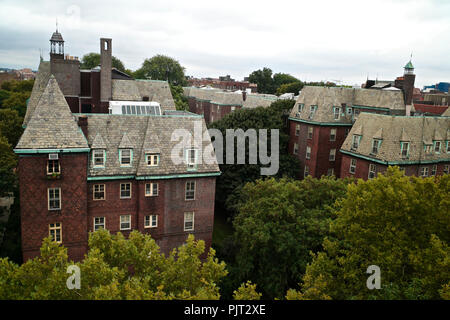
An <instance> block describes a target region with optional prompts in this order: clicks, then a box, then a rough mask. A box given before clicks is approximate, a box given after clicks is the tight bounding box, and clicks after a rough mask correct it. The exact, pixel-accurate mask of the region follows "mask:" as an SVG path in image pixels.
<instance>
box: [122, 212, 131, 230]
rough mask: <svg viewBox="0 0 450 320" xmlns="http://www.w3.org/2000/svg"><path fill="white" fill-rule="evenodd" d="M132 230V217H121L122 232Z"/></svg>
mask: <svg viewBox="0 0 450 320" xmlns="http://www.w3.org/2000/svg"><path fill="white" fill-rule="evenodd" d="M130 229H131V215H125V216H120V230H130Z"/></svg>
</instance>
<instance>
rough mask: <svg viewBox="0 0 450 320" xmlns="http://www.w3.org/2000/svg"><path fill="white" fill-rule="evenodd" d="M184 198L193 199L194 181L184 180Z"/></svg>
mask: <svg viewBox="0 0 450 320" xmlns="http://www.w3.org/2000/svg"><path fill="white" fill-rule="evenodd" d="M185 200H195V181H187V182H186V189H185Z"/></svg>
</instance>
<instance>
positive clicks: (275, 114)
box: [209, 100, 300, 217]
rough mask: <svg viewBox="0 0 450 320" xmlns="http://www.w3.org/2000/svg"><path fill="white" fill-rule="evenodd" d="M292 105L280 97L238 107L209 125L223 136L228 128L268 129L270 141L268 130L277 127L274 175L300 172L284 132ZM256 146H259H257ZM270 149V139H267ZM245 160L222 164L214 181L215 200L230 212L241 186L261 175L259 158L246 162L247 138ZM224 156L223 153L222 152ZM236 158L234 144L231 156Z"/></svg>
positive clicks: (231, 212) (235, 202)
mask: <svg viewBox="0 0 450 320" xmlns="http://www.w3.org/2000/svg"><path fill="white" fill-rule="evenodd" d="M293 105H294V101H291V100H279V101H276V102H274V103H272V105H271V106H269V107H267V108H263V107H258V108H254V109H240V110H236V111H234V112H232V113H229V114H227V115H226V116H225V117H223V118H222V119H220V120H219V121H216V122H213V123H211V124H210V125H209V128H214V129H218V130H220V131H221V133H222V135H223V137H226V130H227V129H235V130H236V129H242V130H243V131H246V130H248V129H255V130H258V129H268V134H267V135H268V138H267V139H268V140H269V142H270V130H271V129H278V130H279V150H278V153H279V170H278V173H277V174H276V176H277V177H283V176H286V177H296V176H298V173H299V167H300V166H299V163H298V160H297V159H296V158H295V157H293V156H292V155H290V154H289V153H288V149H287V146H288V142H289V136H288V135H287V134H286V132H287V129H286V122H284V121H283V117H284V115H285V113H286V112H289V111H290V110H291V109H292V107H293ZM258 147H259V146H258ZM267 148H268V150H270V143H268V147H267ZM224 150H226V141H224ZM245 150H246V151H245V152H246V156H245V159H246V164H225V163H224V164H221V165H220V170H221V171H222V174H221V175H220V177H219V178H218V179H217V182H216V203H217V204H218V205H219V206H220V207H221V208H225V209H226V210H227V215H228V216H230V217H231V216H232V215H234V213H235V212H236V209H237V208H236V205H237V200H238V198H239V192H240V189H241V188H242V187H243V186H244V185H245V184H246V183H247V182H252V181H255V180H257V179H259V178H261V170H260V169H261V168H262V167H266V166H267V165H262V164H261V163H260V162H259V160H258V163H257V164H248V163H249V161H248V160H249V141H248V139H247V141H246V146H245ZM224 156H225V153H224ZM236 158H237V151H236V148H235V154H234V159H236Z"/></svg>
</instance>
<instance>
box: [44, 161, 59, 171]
mask: <svg viewBox="0 0 450 320" xmlns="http://www.w3.org/2000/svg"><path fill="white" fill-rule="evenodd" d="M60 172H61V168H60V166H59V160H48V161H47V174H58V173H60Z"/></svg>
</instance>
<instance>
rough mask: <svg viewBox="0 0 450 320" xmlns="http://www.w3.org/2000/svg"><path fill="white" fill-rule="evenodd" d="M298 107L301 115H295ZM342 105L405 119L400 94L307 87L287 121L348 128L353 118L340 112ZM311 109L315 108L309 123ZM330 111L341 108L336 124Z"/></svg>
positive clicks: (382, 91)
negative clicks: (379, 111) (296, 120)
mask: <svg viewBox="0 0 450 320" xmlns="http://www.w3.org/2000/svg"><path fill="white" fill-rule="evenodd" d="M300 104H303V105H304V107H303V111H302V112H300V113H298V110H299V109H298V107H299V105H300ZM342 104H345V105H346V106H347V107H355V106H358V107H369V108H375V109H380V110H383V109H389V112H390V113H392V114H401V115H404V114H405V112H406V107H405V103H404V99H403V94H402V92H400V91H385V90H371V89H359V88H342V87H315V86H306V87H304V88H303V89H302V91H301V93H300V95H299V97H298V99H297V101H296V102H295V105H294V107H293V108H292V111H291V114H290V117H292V118H297V119H302V120H307V121H314V122H323V123H347V124H349V123H351V122H352V115H349V114H348V113H347V112H345V111H346V110H342ZM310 106H317V110H316V112H315V113H314V115H313V117H312V118H311V119H310V118H309V115H310ZM333 107H341V115H340V117H339V119H338V120H335V119H334V113H333Z"/></svg>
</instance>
